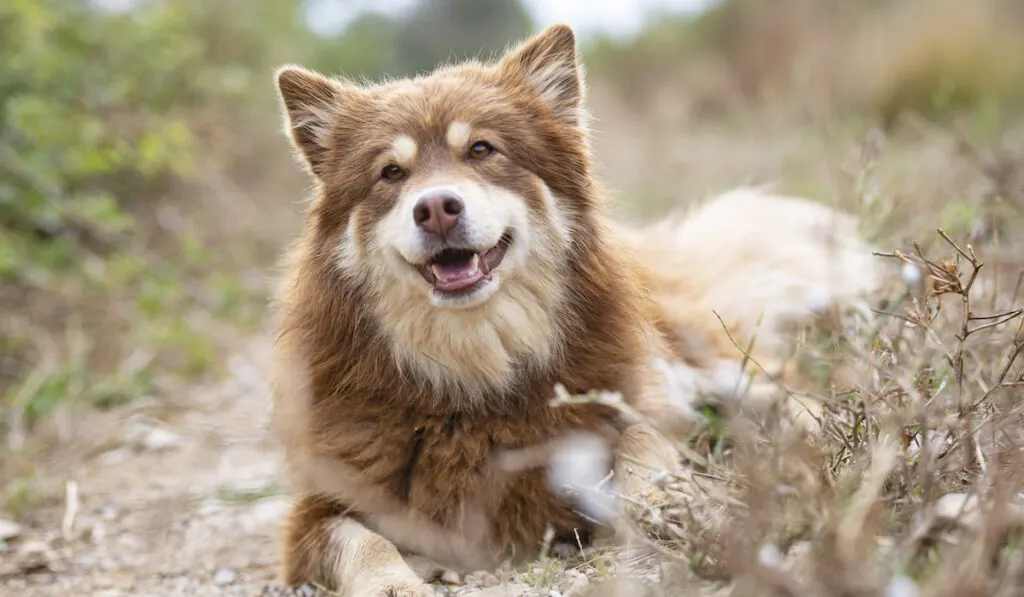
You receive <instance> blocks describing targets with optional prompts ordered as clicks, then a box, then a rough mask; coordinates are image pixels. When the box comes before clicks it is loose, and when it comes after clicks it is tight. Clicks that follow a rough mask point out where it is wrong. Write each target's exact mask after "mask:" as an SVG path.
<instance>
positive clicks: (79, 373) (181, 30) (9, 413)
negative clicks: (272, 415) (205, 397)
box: [0, 0, 306, 430]
mask: <svg viewBox="0 0 1024 597" xmlns="http://www.w3.org/2000/svg"><path fill="white" fill-rule="evenodd" d="M301 9H302V4H301V3H300V2H287V1H280V0H254V1H250V0H245V2H241V1H227V2H213V3H209V2H205V1H201V0H179V1H173V2H159V1H158V2H140V3H138V5H137V6H136V7H135V8H134V9H133V10H131V11H127V12H117V11H107V10H103V9H100V8H97V7H96V6H94V5H92V4H91V3H90V2H88V1H87V0H10V1H8V2H4V3H0V54H2V55H3V56H4V60H3V61H2V62H0V283H2V285H3V291H2V292H0V301H2V302H0V311H2V312H3V315H4V318H3V323H2V325H0V346H2V347H3V354H2V357H0V372H2V373H3V376H2V377H0V405H2V404H4V403H7V405H8V406H10V407H11V408H10V409H3V410H0V430H2V428H3V424H4V421H5V420H9V419H10V418H11V417H14V418H16V419H18V420H19V421H22V422H23V423H31V422H32V421H33V420H35V419H37V418H38V417H40V416H43V415H45V414H47V413H48V412H50V411H52V410H53V409H54V408H55V407H56V406H58V405H59V404H61V403H63V402H67V401H70V400H73V399H80V400H82V401H84V402H87V403H89V404H94V405H100V406H105V405H112V404H116V403H118V402H122V401H124V400H128V399H130V398H132V397H135V396H138V395H140V394H143V393H146V392H148V391H150V390H151V383H150V382H151V372H150V371H149V370H148V369H149V367H148V364H149V363H152V362H154V361H153V359H149V360H148V361H147V366H145V367H141V368H139V369H138V370H133V371H129V372H125V371H123V370H122V369H123V367H121V364H122V361H124V360H125V358H124V357H123V355H124V354H129V355H130V354H133V352H134V351H135V350H137V349H138V347H147V348H146V350H147V351H152V352H155V353H157V354H159V355H161V356H171V355H176V356H174V357H173V358H171V359H170V360H169V361H167V363H168V364H169V366H172V367H174V368H176V369H177V370H179V371H181V372H182V373H185V374H188V373H194V372H200V371H202V370H204V369H205V368H206V367H207V366H209V365H210V364H212V363H213V361H214V349H213V347H212V340H211V339H210V338H208V337H206V335H205V332H206V331H209V330H202V329H201V328H200V327H199V326H194V325H193V323H194V322H192V321H190V319H195V317H196V314H197V313H199V314H202V313H204V312H209V313H213V314H215V315H223V316H224V317H225V318H227V319H230V320H233V321H235V322H236V323H237V322H242V320H244V319H246V318H248V319H249V320H250V321H247V322H246V323H252V321H251V320H253V319H255V318H254V310H255V308H256V304H257V301H259V302H262V301H261V300H260V299H258V298H257V297H252V296H250V295H251V293H250V291H249V289H247V288H246V287H245V286H244V285H243V284H242V283H241V282H240V281H239V280H237V279H235V278H233V277H231V276H226V275H224V274H223V273H219V272H218V271H217V269H216V267H215V266H216V264H215V263H211V262H210V261H211V260H210V259H209V257H210V250H209V248H207V247H203V246H202V245H201V243H197V241H196V238H195V236H194V235H193V234H191V233H190V232H189V230H187V229H184V228H181V227H173V226H172V227H162V226H159V225H154V224H153V220H154V214H155V211H156V210H158V209H160V208H161V207H162V206H163V205H164V204H165V201H166V198H167V197H168V196H170V192H171V189H172V188H173V186H174V184H175V183H176V181H181V180H188V179H190V178H192V177H194V176H195V174H196V172H197V164H198V163H199V162H200V161H202V160H203V159H204V158H205V156H204V151H205V150H206V149H207V147H208V145H209V144H208V143H207V139H206V137H208V136H209V134H210V130H209V127H208V126H206V124H207V123H209V122H211V121H212V122H219V123H221V124H222V125H223V126H224V127H225V128H227V129H229V130H232V129H233V130H235V131H237V130H247V129H248V130H256V129H261V128H262V129H266V130H273V131H274V132H275V133H276V130H277V123H276V122H273V123H272V124H271V122H270V120H269V119H268V118H267V117H268V116H269V115H275V116H276V114H274V112H272V111H271V110H276V106H275V105H274V101H275V99H274V97H273V93H272V91H271V88H270V87H269V80H270V78H269V72H271V70H272V68H273V66H275V65H276V64H277V63H278V62H280V61H281V60H282V57H283V56H286V55H287V54H288V52H289V48H301V43H300V42H301V39H302V38H303V37H304V36H305V35H306V30H305V26H304V20H303V13H302V10H301ZM257 98H258V99H257ZM267 125H270V126H267ZM250 137H252V135H251V134H250ZM210 290H212V292H210ZM204 291H206V292H205V295H204ZM104 303H106V305H104V306H102V307H101V306H100V305H103V304H104ZM65 317H68V318H76V319H77V320H78V321H79V323H80V324H81V325H83V326H84V327H85V328H86V329H85V330H84V331H83V333H85V334H86V335H88V336H90V337H92V336H95V338H94V339H93V340H92V341H91V342H90V343H89V346H88V348H87V349H86V350H85V351H84V352H78V351H75V350H73V349H72V347H71V346H70V344H71V343H70V342H69V341H67V340H66V338H65V336H66V332H67V329H68V326H69V320H68V319H65ZM240 318H241V319H240ZM55 338H56V339H55ZM111 353H115V354H111Z"/></svg>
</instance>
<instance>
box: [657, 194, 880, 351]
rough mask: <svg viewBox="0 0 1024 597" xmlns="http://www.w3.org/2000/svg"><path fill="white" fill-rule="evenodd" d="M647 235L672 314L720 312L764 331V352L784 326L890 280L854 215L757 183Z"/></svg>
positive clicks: (850, 302)
mask: <svg viewBox="0 0 1024 597" xmlns="http://www.w3.org/2000/svg"><path fill="white" fill-rule="evenodd" d="M643 238H644V239H646V240H644V241H643V242H642V243H640V244H639V246H638V248H639V249H640V250H645V249H644V247H646V251H649V253H648V254H647V258H646V259H645V261H647V264H648V266H649V267H651V268H653V269H654V272H655V273H654V276H655V279H656V280H658V283H657V284H656V285H659V286H662V287H663V288H662V289H661V290H662V292H660V293H659V294H661V295H662V297H661V298H662V300H665V301H666V302H667V305H668V306H669V309H670V310H672V309H671V308H672V305H678V308H679V309H683V308H685V307H684V305H690V308H691V309H696V310H697V311H698V312H703V313H704V314H705V315H706V316H708V317H712V316H713V315H714V313H717V314H718V315H719V316H720V317H721V318H722V320H723V321H724V322H725V323H726V324H727V326H728V327H729V328H730V329H732V330H734V331H736V332H738V333H739V334H740V335H741V336H744V337H749V336H750V335H751V334H753V333H755V330H756V333H757V344H759V345H761V346H762V348H763V349H769V350H770V349H771V347H772V346H774V345H776V344H778V343H780V342H784V341H785V340H784V339H783V338H781V337H779V335H778V332H779V331H780V330H782V329H784V328H785V327H786V326H788V325H790V324H800V323H802V322H806V321H809V320H810V319H812V318H813V317H816V316H817V315H819V314H821V313H822V312H824V311H826V310H828V309H830V308H836V307H837V308H839V309H847V308H850V307H852V306H854V305H856V304H858V303H861V302H862V301H864V300H865V299H866V298H867V297H868V296H869V295H870V293H871V292H873V291H874V290H876V289H877V288H878V287H879V285H880V283H881V280H882V270H881V265H882V264H881V261H882V260H881V259H879V258H878V257H877V256H874V255H872V250H871V248H870V246H869V245H868V244H867V242H865V241H864V240H863V237H862V236H861V234H860V231H859V230H858V222H857V220H856V219H855V218H854V217H852V216H851V215H848V214H845V213H841V212H839V211H836V210H834V209H831V208H829V207H828V206H826V205H823V204H820V203H814V202H811V201H808V200H804V199H798V198H791V197H784V196H779V195H774V194H770V193H767V192H765V191H762V190H759V189H756V188H743V189H737V190H734V191H730V192H728V193H725V194H723V195H720V196H718V197H716V198H714V199H712V200H710V201H708V202H705V203H703V204H701V205H699V206H698V207H697V208H695V209H694V210H692V211H690V212H689V213H686V214H682V215H681V216H680V217H676V218H672V219H669V220H666V221H663V222H659V223H658V224H655V225H653V226H651V227H649V228H647V229H646V230H644V231H643ZM666 293H671V295H674V297H675V298H674V299H673V298H672V297H670V296H665V295H666ZM716 322H717V318H716ZM719 325H720V324H719ZM762 334H763V335H762Z"/></svg>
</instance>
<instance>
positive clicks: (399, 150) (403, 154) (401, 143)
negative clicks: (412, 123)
mask: <svg viewBox="0 0 1024 597" xmlns="http://www.w3.org/2000/svg"><path fill="white" fill-rule="evenodd" d="M392 149H394V151H395V158H396V159H397V160H398V161H399V162H402V163H403V164H408V163H410V162H412V161H413V160H415V159H416V153H417V152H418V151H419V148H418V147H417V146H416V142H415V141H413V140H412V137H407V136H405V135H402V136H401V137H398V138H397V139H395V143H394V145H393V146H392Z"/></svg>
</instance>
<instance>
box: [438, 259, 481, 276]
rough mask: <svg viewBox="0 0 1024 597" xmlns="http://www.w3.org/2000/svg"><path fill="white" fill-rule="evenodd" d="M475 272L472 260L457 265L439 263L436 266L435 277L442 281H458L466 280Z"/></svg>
mask: <svg viewBox="0 0 1024 597" xmlns="http://www.w3.org/2000/svg"><path fill="white" fill-rule="evenodd" d="M472 272H473V262H472V261H470V260H468V259H467V260H466V261H460V262H457V263H444V264H442V263H438V264H436V265H435V266H434V275H436V276H437V277H439V278H441V279H442V280H458V279H459V278H465V277H466V276H469V275H470V274H471V273H472Z"/></svg>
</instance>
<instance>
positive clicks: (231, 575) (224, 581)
mask: <svg viewBox="0 0 1024 597" xmlns="http://www.w3.org/2000/svg"><path fill="white" fill-rule="evenodd" d="M236 580H238V573H237V572H235V571H234V570H230V569H228V568H222V569H220V570H218V571H217V573H216V574H214V575H213V584H215V585H217V586H218V587H223V586H226V585H230V584H234V582H235V581H236Z"/></svg>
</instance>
